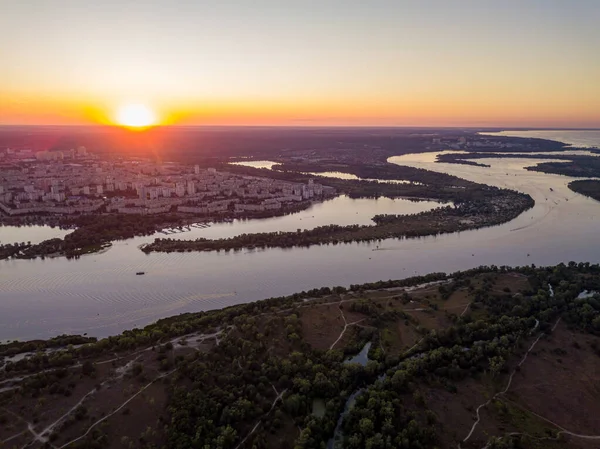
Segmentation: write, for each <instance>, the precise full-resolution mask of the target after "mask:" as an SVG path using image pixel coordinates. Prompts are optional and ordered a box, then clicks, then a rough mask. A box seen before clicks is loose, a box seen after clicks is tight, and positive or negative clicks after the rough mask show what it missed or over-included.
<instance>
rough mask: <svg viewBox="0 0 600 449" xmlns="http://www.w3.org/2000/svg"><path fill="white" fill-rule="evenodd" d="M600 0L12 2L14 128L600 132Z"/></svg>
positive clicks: (8, 21)
mask: <svg viewBox="0 0 600 449" xmlns="http://www.w3.org/2000/svg"><path fill="white" fill-rule="evenodd" d="M598 23H600V0H502V1H497V0H491V1H490V0H390V1H388V0H369V1H364V0H340V1H338V0H318V1H314V0H303V1H296V0H277V1H275V0H218V1H217V0H211V1H205V0H193V1H192V0H169V1H166V0H143V1H141V0H119V1H117V0H104V1H100V2H99V1H96V0H93V1H90V0H18V1H15V0H0V124H93V123H103V124H114V123H115V121H116V120H117V119H116V117H117V116H118V111H119V108H121V107H123V106H124V105H128V104H131V103H134V104H143V105H146V106H147V107H148V108H149V109H151V110H152V111H153V112H154V114H155V115H156V116H157V117H158V121H159V122H160V123H161V124H182V125H219V124H223V125H299V126H300V125H303V126H315V125H352V126H357V125H365V126H371V125H377V126H500V127H501V126H513V127H514V126H519V127H600V81H599V80H600V56H599V55H600V26H598Z"/></svg>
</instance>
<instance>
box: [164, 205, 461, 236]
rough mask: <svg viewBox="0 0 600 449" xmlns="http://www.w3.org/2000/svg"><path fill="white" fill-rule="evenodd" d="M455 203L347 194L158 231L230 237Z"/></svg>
mask: <svg viewBox="0 0 600 449" xmlns="http://www.w3.org/2000/svg"><path fill="white" fill-rule="evenodd" d="M448 204H451V203H438V202H435V201H414V200H408V199H401V198H396V199H390V198H379V199H364V198H359V199H352V198H349V197H347V196H345V195H341V196H338V197H335V198H333V199H330V200H327V201H324V202H322V203H315V204H313V205H312V206H311V207H310V208H309V209H306V210H303V211H301V212H297V213H294V214H290V215H284V216H281V217H274V218H267V219H260V220H235V221H233V222H232V223H218V224H213V225H212V226H210V227H209V228H194V227H191V228H190V230H189V231H187V230H186V231H185V232H180V233H176V234H169V235H164V234H162V233H160V232H158V233H156V234H155V236H156V237H162V238H171V239H178V240H192V239H196V238H209V239H217V238H226V237H233V236H236V235H240V234H249V233H255V232H276V231H297V230H298V229H313V228H316V227H317V226H324V225H328V224H337V225H352V224H361V225H369V224H371V225H372V224H374V223H373V220H372V218H373V217H374V216H375V215H378V214H416V213H419V212H425V211H428V210H431V209H434V208H436V207H440V206H447V205H448Z"/></svg>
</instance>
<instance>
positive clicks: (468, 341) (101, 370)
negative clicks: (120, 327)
mask: <svg viewBox="0 0 600 449" xmlns="http://www.w3.org/2000/svg"><path fill="white" fill-rule="evenodd" d="M599 276H600V266H599V265H591V264H585V263H581V264H576V263H569V264H568V265H559V266H556V267H548V268H534V267H531V266H525V267H516V268H510V267H498V266H493V267H480V268H478V269H474V270H469V271H465V272H456V273H452V274H450V275H446V274H443V273H433V274H430V275H427V276H420V277H414V278H411V279H405V280H396V281H380V282H377V283H367V284H362V285H361V284H353V285H350V286H349V287H334V288H329V287H326V288H321V289H314V290H313V291H307V292H301V293H298V294H295V295H290V296H287V297H282V298H271V299H268V300H263V301H258V302H255V303H250V304H242V305H238V306H235V307H229V308H225V309H220V310H214V311H210V312H200V313H194V314H184V315H179V316H173V317H170V318H166V319H162V320H160V321H158V322H157V323H154V324H151V325H148V326H145V327H144V328H139V329H132V330H129V331H125V332H123V333H122V334H120V335H115V336H112V337H109V338H104V339H102V340H98V341H93V340H89V339H82V340H78V339H77V338H76V337H66V336H65V337H62V338H63V340H62V342H63V343H69V342H73V343H77V344H76V345H73V346H70V347H66V348H64V347H63V348H62V349H56V348H54V347H53V345H54V343H52V344H46V343H45V342H42V343H41V344H45V346H43V347H41V346H40V342H34V343H31V344H27V343H24V344H22V345H20V346H19V345H17V344H15V343H13V344H11V345H10V346H7V347H4V346H0V352H5V349H8V350H9V351H10V355H11V356H12V357H11V360H10V361H8V362H6V363H4V364H3V368H4V369H3V370H2V371H0V407H1V408H0V419H2V422H3V426H2V427H1V428H0V439H1V440H2V441H11V443H13V444H16V445H17V446H18V447H22V446H24V445H27V444H29V443H33V444H37V442H40V441H43V442H50V441H51V442H52V444H53V445H54V446H56V447H65V448H66V447H69V446H71V445H73V444H75V443H78V444H81V445H82V447H94V446H93V445H94V444H95V443H94V442H95V441H102V444H103V446H104V447H118V446H119V444H121V443H122V442H123V441H129V440H131V439H134V438H139V435H140V434H142V435H143V438H144V441H145V442H146V443H148V444H154V445H158V446H160V445H164V444H166V443H167V442H168V441H177V442H180V443H181V444H182V445H183V447H189V445H190V444H192V443H193V442H194V441H197V442H200V443H202V444H205V445H209V446H211V447H212V446H214V445H215V444H217V442H218V441H221V440H219V438H220V437H222V436H223V435H227V438H229V440H228V441H229V442H230V446H231V447H236V446H238V445H240V444H245V443H247V444H255V443H257V442H259V441H260V442H262V443H261V444H263V446H264V447H265V448H268V449H271V448H272V449H276V448H281V447H300V448H303V449H304V448H305V449H309V448H312V447H319V446H321V444H325V445H326V444H327V443H328V441H331V444H337V445H341V446H342V447H348V446H349V445H350V444H355V443H357V444H359V447H368V446H369V445H370V444H371V443H370V441H376V439H377V438H378V436H377V435H378V434H381V435H384V434H385V435H388V436H389V438H390V439H391V440H392V441H399V442H401V441H403V440H404V439H406V438H410V441H412V442H415V444H416V443H417V442H418V443H419V444H420V445H421V447H427V448H433V447H440V446H441V447H456V445H457V444H459V443H460V442H462V441H466V440H467V439H469V440H470V441H472V442H473V443H474V444H477V445H478V447H479V446H483V445H485V444H486V443H488V440H489V439H490V437H492V436H493V437H495V438H501V439H504V438H509V439H510V438H512V436H513V435H514V434H520V433H526V434H528V435H533V436H534V437H536V438H537V437H538V436H540V437H546V438H547V437H552V438H555V437H556V438H557V437H558V436H559V435H560V434H561V433H566V434H568V435H570V436H571V437H572V438H578V435H584V436H590V437H592V436H593V435H594V431H595V428H594V425H595V422H594V421H593V420H591V419H590V420H581V418H580V414H579V413H578V410H579V409H580V407H581V399H580V398H578V397H574V396H573V395H572V393H571V391H572V390H571V388H573V387H574V386H575V385H578V388H583V389H585V391H586V392H588V395H589V397H587V399H586V401H585V407H591V408H593V407H595V405H594V404H595V403H596V402H597V400H598V399H599V398H598V395H597V391H593V390H591V388H593V382H591V381H589V380H586V379H587V378H588V376H592V377H593V373H594V372H595V370H596V369H598V368H600V365H598V364H596V363H595V362H594V363H592V365H590V364H589V363H585V364H583V363H582V360H588V361H589V360H592V361H593V360H599V359H598V358H597V357H594V351H595V350H596V351H597V348H596V349H594V348H595V346H594V345H591V344H589V341H591V340H590V339H597V337H596V336H595V332H596V331H597V329H596V327H597V326H596V324H597V323H596V321H597V320H596V318H598V317H600V310H597V309H596V308H594V304H596V303H597V301H596V300H595V299H594V298H588V297H585V298H583V297H581V295H579V294H578V293H579V292H580V290H579V289H585V290H588V291H592V290H595V291H598V289H600V277H599ZM441 280H443V281H445V282H443V283H439V281H441ZM436 282H437V283H436ZM552 286H553V287H552ZM411 287H412V288H411ZM590 307H591V308H592V310H593V312H592V313H591V314H590ZM561 320H562V321H563V322H566V323H567V324H568V325H569V329H567V327H566V326H564V327H561V326H559V324H560V322H561ZM598 322H600V321H598ZM544 333H546V334H548V338H545V339H542V336H543V334H544ZM265 337H267V338H265ZM60 342H61V340H59V339H57V340H56V344H58V343H60ZM369 342H371V343H370V344H369ZM521 343H525V345H523V344H521ZM536 345H538V346H536ZM534 346H536V348H539V349H540V352H539V354H538V356H537V357H535V358H534V360H533V361H530V359H531V357H529V358H527V355H528V354H529V352H531V350H532V348H533V347H534ZM567 347H568V348H570V351H569V352H567V351H565V350H562V351H561V350H560V349H561V348H567ZM32 348H35V349H40V348H41V349H46V348H52V351H46V352H42V351H36V352H35V353H34V352H32ZM360 348H363V349H362V351H361V352H360V353H359V351H360ZM573 348H575V349H573ZM35 349H34V350H35ZM19 351H29V354H28V355H27V356H25V357H19V358H17V357H14V356H15V355H16V354H19ZM367 352H368V360H367V358H366V354H367ZM571 352H577V354H575V355H573V356H571ZM357 353H358V355H357ZM546 354H548V356H546ZM347 356H355V357H353V358H351V359H350V360H348V357H347ZM556 356H560V358H561V359H564V360H565V361H566V362H567V363H565V364H562V363H558V364H557V362H556V361H555V358H556ZM354 362H356V363H354ZM525 362H527V363H526V364H525ZM552 362H554V364H553V363H552ZM599 363H600V362H599ZM528 370H529V371H528ZM531 370H533V371H531ZM565 371H568V372H565ZM224 372H227V373H228V374H227V375H223V373H224ZM523 372H525V373H523ZM538 375H544V376H545V378H547V379H551V381H548V383H547V388H546V387H544V389H543V390H542V391H539V390H538V389H537V388H531V387H532V386H533V384H534V383H535V382H536V379H537V377H538ZM246 379H260V381H259V382H256V383H255V385H254V384H253V386H252V387H251V388H248V387H247V382H246ZM545 385H546V384H545ZM509 389H510V390H519V391H520V393H519V395H518V396H514V395H512V396H511V395H510V393H511V391H509ZM548 389H549V390H551V391H553V394H552V395H548ZM489 391H491V394H492V395H493V397H494V401H495V402H494V404H493V406H492V405H490V410H489V411H490V413H489V414H485V415H483V418H481V419H484V420H485V424H484V426H485V427H484V429H485V432H479V433H478V432H477V431H474V429H475V428H476V426H473V421H474V415H475V407H477V406H478V405H479V404H481V403H483V402H484V400H485V397H486V396H485V393H486V392H489ZM357 392H360V394H357ZM487 397H488V398H489V395H488V396H487ZM547 397H553V398H554V397H560V398H561V404H562V408H561V413H556V412H555V411H553V410H552V409H551V408H548V407H547V404H548V402H547V401H546V402H544V398H547ZM569 397H570V399H569ZM482 398H484V399H483V400H482ZM315 400H318V401H321V404H322V405H323V409H321V410H320V411H319V416H315V415H314V410H313V404H314V401H315ZM499 401H500V402H499ZM540 401H542V402H540ZM488 402H489V401H488ZM513 402H516V403H518V405H519V407H520V408H519V409H520V410H521V412H520V414H519V415H518V419H509V420H507V419H506V414H500V415H499V416H498V415H496V414H495V413H494V410H496V409H495V408H494V407H498V404H499V403H501V404H502V406H503V407H510V404H512V403H513ZM198 404H211V407H210V408H201V409H198ZM448 404H451V405H452V407H450V408H449V407H448ZM483 407H485V405H484V406H483ZM57 408H60V409H62V410H63V411H61V412H60V413H52V410H56V409H57ZM233 410H238V411H241V412H240V413H237V412H236V413H232V411H233ZM23 416H26V418H23ZM99 416H100V418H99ZM386 416H387V419H386ZM450 416H452V419H450ZM509 416H510V415H509ZM536 416H547V417H548V419H547V420H546V421H544V423H543V424H540V423H539V422H538V421H536ZM223 417H227V419H226V420H225V419H224V418H223ZM477 418H478V419H477V421H476V422H477V423H479V421H480V419H479V409H478V413H477ZM103 422H105V423H106V424H105V425H102V426H100V425H99V424H101V423H103ZM157 422H158V423H161V425H159V426H157V425H156V423H157ZM411 422H412V423H413V424H411ZM548 422H550V424H548ZM554 422H558V423H559V424H557V425H555V424H553V423H554ZM386 423H387V424H386ZM415 423H420V424H419V425H416V424H415ZM480 427H481V426H480ZM148 428H150V430H147V429H148ZM199 428H201V429H203V431H202V432H201V433H198V432H197V430H198V429H199ZM190 429H195V430H196V432H193V431H191V430H190ZM475 430H477V429H475ZM140 432H141V433H140ZM465 435H466V438H465ZM332 436H336V437H337V438H336V439H334V440H330V439H331V438H332ZM124 438H126V440H124ZM336 440H337V443H335V441H336ZM351 441H352V442H353V443H351ZM569 443H570V440H567V441H561V442H560V445H561V446H556V448H558V447H562V448H565V447H566V448H571V447H573V448H574V447H576V446H571V445H570V444H569ZM544 444H545V445H546V446H544V447H546V448H550V449H555V446H552V445H551V444H550V445H548V441H545V440H544ZM75 447H76V446H75ZM529 447H535V448H536V449H537V447H536V446H529Z"/></svg>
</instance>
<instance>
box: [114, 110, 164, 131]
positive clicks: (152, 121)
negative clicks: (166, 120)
mask: <svg viewBox="0 0 600 449" xmlns="http://www.w3.org/2000/svg"><path fill="white" fill-rule="evenodd" d="M116 121H117V123H118V124H119V125H122V126H126V127H129V128H146V127H148V126H153V125H156V124H157V118H156V114H155V113H154V112H153V111H152V110H151V109H150V108H148V107H147V106H145V105H143V104H126V105H123V106H121V107H120V108H119V110H118V111H117V117H116Z"/></svg>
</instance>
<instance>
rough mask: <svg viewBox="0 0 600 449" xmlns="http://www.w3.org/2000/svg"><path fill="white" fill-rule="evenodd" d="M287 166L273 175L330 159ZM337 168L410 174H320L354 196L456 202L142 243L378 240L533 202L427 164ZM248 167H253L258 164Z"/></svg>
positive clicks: (503, 217) (184, 246)
mask: <svg viewBox="0 0 600 449" xmlns="http://www.w3.org/2000/svg"><path fill="white" fill-rule="evenodd" d="M286 168H287V169H288V170H290V171H284V172H281V173H280V174H278V175H277V174H276V175H274V176H278V177H282V178H283V177H285V179H288V180H289V179H290V178H292V179H304V178H306V177H307V176H306V175H302V174H299V173H298V172H297V171H296V170H311V171H320V172H323V171H328V170H330V169H331V168H332V167H331V166H327V165H320V166H313V165H307V164H304V165H293V166H292V165H289V164H287V165H283V168H280V170H283V169H286ZM335 168H336V169H337V170H338V171H343V172H345V173H351V174H355V175H357V176H361V177H362V176H365V177H370V176H376V175H377V177H378V179H383V180H406V179H408V180H410V181H411V182H410V183H408V184H387V183H380V182H376V181H364V180H357V181H354V180H352V181H348V180H342V179H335V178H319V182H321V183H323V184H328V185H331V186H333V187H335V188H336V189H337V190H338V191H340V192H344V193H347V194H349V195H351V196H354V197H360V196H367V197H370V196H375V197H377V196H385V197H390V198H397V197H404V198H413V199H415V200H417V199H429V200H438V201H450V200H451V201H453V202H454V206H445V207H439V208H436V209H434V210H431V211H427V212H421V213H418V214H411V215H378V216H375V217H373V221H374V223H375V224H374V225H364V226H361V225H348V226H339V225H328V226H320V227H317V228H314V229H309V230H298V231H297V232H268V233H255V234H242V235H239V236H236V237H231V238H224V239H214V240H211V239H204V238H198V239H196V240H175V239H169V238H157V239H155V241H154V242H153V243H151V244H148V245H145V246H144V247H143V249H142V250H143V251H144V252H147V253H149V252H153V251H160V252H184V251H215V250H217V251H219V250H225V251H229V250H240V249H244V248H249V249H252V248H273V247H279V248H288V247H292V246H311V245H318V244H338V243H350V242H359V241H374V240H381V239H386V238H410V237H421V236H426V235H436V234H440V233H448V232H457V231H464V230H468V229H477V228H481V227H485V226H493V225H497V224H501V223H504V222H507V221H509V220H512V219H513V218H515V217H517V216H519V215H520V214H521V213H522V212H524V211H526V210H528V209H530V208H531V207H533V205H534V201H533V199H532V198H531V197H530V196H529V195H526V194H522V193H519V192H516V191H513V190H508V189H499V188H497V187H491V186H486V185H483V184H478V183H474V182H470V181H466V180H464V179H460V178H457V177H455V176H451V175H445V174H441V173H433V172H430V171H428V170H422V169H415V168H411V167H402V166H396V165H394V164H381V165H377V166H369V165H341V164H337V165H336V167H335ZM242 169H243V170H245V171H247V172H249V173H252V172H254V171H255V170H256V169H250V170H248V167H243V168H242Z"/></svg>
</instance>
